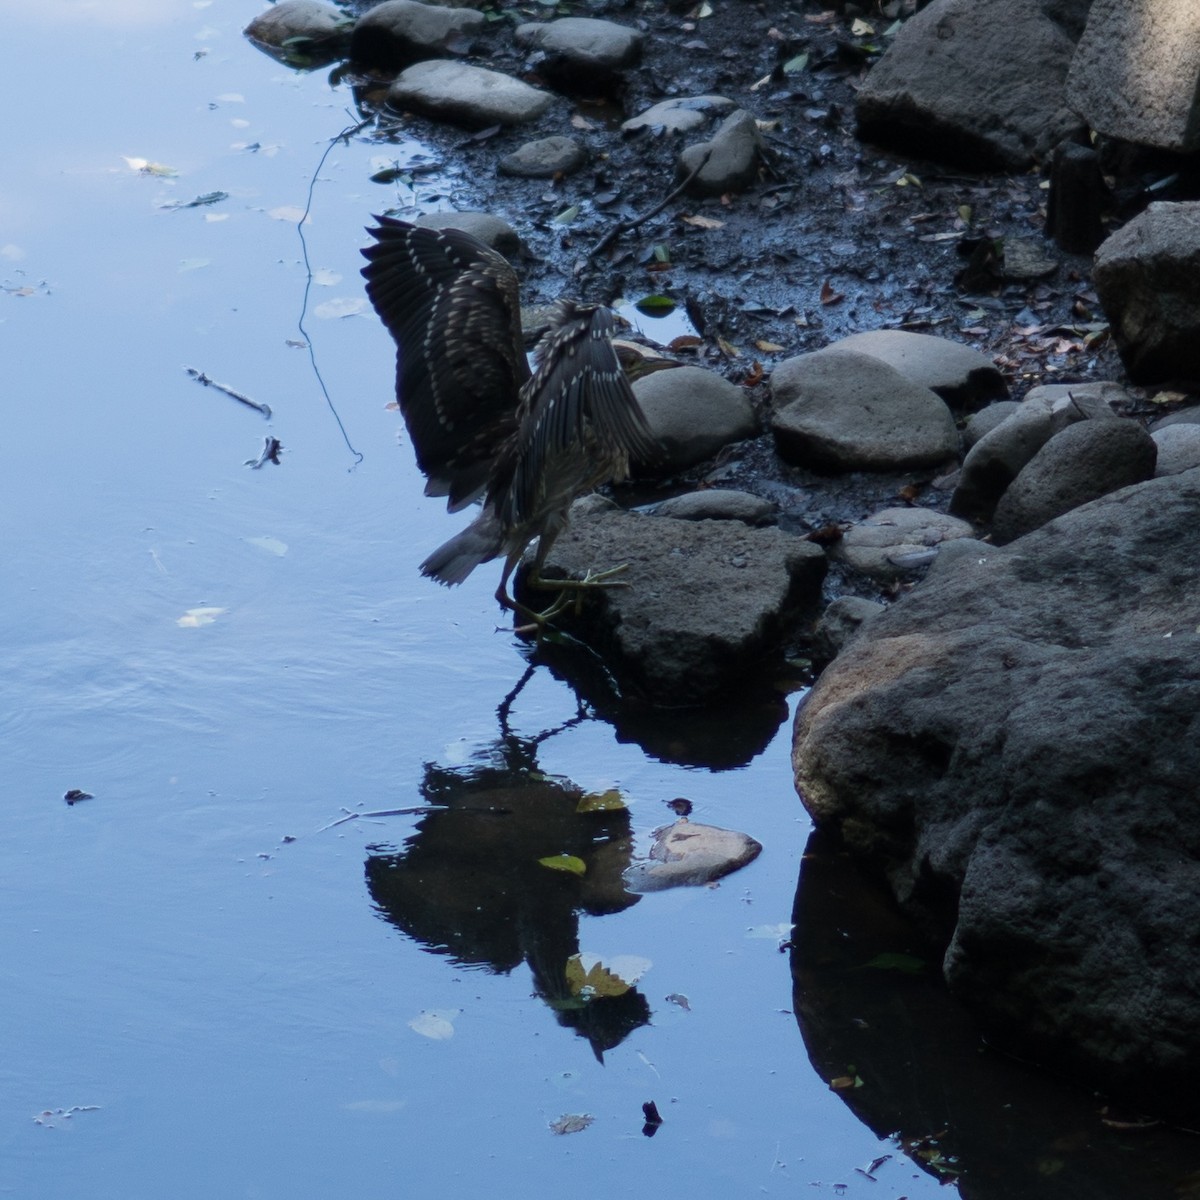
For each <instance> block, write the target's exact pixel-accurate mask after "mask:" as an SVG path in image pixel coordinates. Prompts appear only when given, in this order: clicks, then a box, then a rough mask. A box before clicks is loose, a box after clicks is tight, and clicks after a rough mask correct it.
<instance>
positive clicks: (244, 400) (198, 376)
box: [184, 367, 271, 421]
mask: <svg viewBox="0 0 1200 1200" xmlns="http://www.w3.org/2000/svg"><path fill="white" fill-rule="evenodd" d="M184 370H185V371H187V373H188V374H189V375H190V376H191V377H192V378H193V379H194V380H195V381H196V382H197V383H202V384H204V386H205V387H213V388H216V389H217V391H218V392H224V393H225V395H227V396H232V397H233V398H234V399H235V400H236V401H238V403H239V404H245V405H247V406H248V407H250V408H256V409H258V411H259V412H260V413H262V415H263V416H264V417H266V418H267V420H268V421H269V420H270V419H271V406H270V405H269V404H263V403H261V402H260V401H258V400H251V399H250V397H249V396H246V395H243V394H242V393H241V392H239V391H237V390H236V389H235V388H231V387H230V386H229V385H228V384H227V383H218V382H217V381H216V380H215V379H210V378H209V377H208V376H207V375H205V373H204V372H203V371H197V370H196V368H195V367H184Z"/></svg>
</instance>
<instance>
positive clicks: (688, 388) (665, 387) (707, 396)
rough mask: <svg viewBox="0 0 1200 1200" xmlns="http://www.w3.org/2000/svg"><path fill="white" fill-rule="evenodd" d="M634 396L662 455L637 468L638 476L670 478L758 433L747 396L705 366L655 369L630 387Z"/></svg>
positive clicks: (755, 419) (756, 421)
mask: <svg viewBox="0 0 1200 1200" xmlns="http://www.w3.org/2000/svg"><path fill="white" fill-rule="evenodd" d="M633 394H634V395H635V396H636V397H637V399H638V403H639V404H640V405H641V406H642V411H643V412H644V413H645V414H646V420H647V421H648V422H649V424H650V429H651V431H652V432H653V434H654V436H655V437H656V438H657V439H658V440H659V443H660V444H661V445H662V448H663V452H664V453H663V457H662V458H660V459H659V460H658V461H657V462H654V463H637V464H635V466H636V467H637V472H638V473H639V474H655V475H673V474H675V473H676V472H677V471H682V470H685V469H686V468H688V467H692V466H695V465H696V463H699V462H703V461H704V460H705V459H706V458H712V456H713V455H714V454H716V453H717V451H718V450H720V449H722V447H724V446H727V445H729V444H730V443H731V442H740V441H743V440H744V439H745V438H748V437H753V436H754V435H755V434H756V433H757V432H758V420H757V418H756V417H755V415H754V409H753V408H751V407H750V401H749V400H747V399H746V394H745V392H743V391H742V389H741V388H740V387H738V386H737V385H736V384H732V383H730V382H729V381H728V380H727V379H722V378H721V376H720V375H718V374H716V373H715V372H713V371H706V370H705V369H704V368H703V367H674V368H672V369H671V370H669V371H654V372H652V373H651V374H649V375H644V376H643V377H642V378H641V379H639V380H637V381H636V382H635V383H634V385H633Z"/></svg>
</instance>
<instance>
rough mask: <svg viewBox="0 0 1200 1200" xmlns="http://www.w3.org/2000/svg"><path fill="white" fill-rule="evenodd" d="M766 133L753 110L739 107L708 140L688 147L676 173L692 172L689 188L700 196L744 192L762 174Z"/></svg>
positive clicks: (683, 175)
mask: <svg viewBox="0 0 1200 1200" xmlns="http://www.w3.org/2000/svg"><path fill="white" fill-rule="evenodd" d="M761 150H762V134H760V133H759V131H758V122H757V121H756V120H755V119H754V117H753V115H752V114H751V113H748V112H747V111H746V110H745V109H744V108H739V109H737V110H736V111H734V112H732V113H730V114H729V116H727V117H726V118H725V120H724V121H722V122H721V124H720V125H719V126H718V128H717V131H716V132H715V133H714V134H713V135H712V138H711V139H710V140H709V141H707V142H697V143H696V144H695V145H694V146H688V147H686V148H685V149H684V150H683V151H682V152H681V153H680V155H679V160H678V162H677V163H676V164H675V175H676V177H677V178H678V179H680V180H683V179H687V178H689V177H691V176H692V174H693V172H695V175H694V177H693V178H692V181H691V183H690V184H689V185H688V190H689V191H690V192H692V193H693V194H694V195H697V196H723V195H724V194H725V193H726V192H740V191H743V190H745V189H746V188H748V187H749V186H750V185H751V184H752V183H753V182H754V181H755V180H756V179H757V178H758V160H759V154H760V152H761Z"/></svg>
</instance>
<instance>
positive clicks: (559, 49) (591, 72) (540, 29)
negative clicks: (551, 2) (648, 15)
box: [513, 17, 645, 91]
mask: <svg viewBox="0 0 1200 1200" xmlns="http://www.w3.org/2000/svg"><path fill="white" fill-rule="evenodd" d="M513 37H514V38H515V39H516V42H517V45H519V46H525V47H528V48H531V49H538V50H540V51H541V52H542V54H543V55H544V56H545V57H544V59H543V61H542V62H541V63H540V64H539V67H538V70H539V72H540V73H541V74H542V75H544V76H545V77H546V78H547V79H549V80H550V81H551V82H552V83H554V85H555V86H556V87H561V88H562V89H563V90H564V91H577V90H579V89H587V88H591V87H595V86H596V85H597V84H604V83H605V82H607V81H609V80H612V79H613V78H615V77H616V76H617V75H618V74H619V73H620V72H621V71H623V70H624V69H625V68H626V67H631V66H633V64H634V63H636V62H637V61H638V59H639V58H641V55H642V43H643V42H644V40H645V37H644V35H643V34H642V33H641V31H640V30H637V29H631V28H630V27H629V26H628V25H618V24H617V23H616V22H615V21H602V20H597V19H596V18H594V17H560V18H559V19H558V20H557V21H529V22H527V23H526V24H524V25H518V26H517V28H516V29H515V30H514V32H513Z"/></svg>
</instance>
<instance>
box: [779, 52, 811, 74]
mask: <svg viewBox="0 0 1200 1200" xmlns="http://www.w3.org/2000/svg"><path fill="white" fill-rule="evenodd" d="M807 66H808V55H807V54H797V55H796V57H795V58H789V59H788V60H787V62H785V63H784V64H783V73H784V74H785V75H799V74H800V72H801V71H803V70H804V68H805V67H807Z"/></svg>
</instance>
